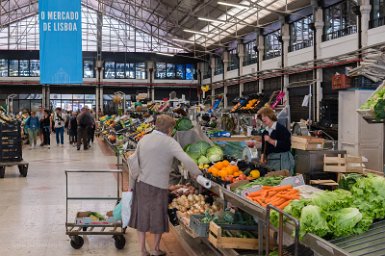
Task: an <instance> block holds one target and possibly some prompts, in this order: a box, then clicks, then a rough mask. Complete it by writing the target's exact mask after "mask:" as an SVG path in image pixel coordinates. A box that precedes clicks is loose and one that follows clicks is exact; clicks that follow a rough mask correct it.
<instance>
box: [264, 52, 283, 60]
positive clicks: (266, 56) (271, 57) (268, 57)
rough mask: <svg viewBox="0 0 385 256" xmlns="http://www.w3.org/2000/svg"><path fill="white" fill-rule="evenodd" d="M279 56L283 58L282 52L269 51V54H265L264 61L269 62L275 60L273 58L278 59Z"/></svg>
mask: <svg viewBox="0 0 385 256" xmlns="http://www.w3.org/2000/svg"><path fill="white" fill-rule="evenodd" d="M279 56H281V50H269V51H268V52H265V55H264V56H263V59H264V60H269V59H273V58H276V57H279Z"/></svg>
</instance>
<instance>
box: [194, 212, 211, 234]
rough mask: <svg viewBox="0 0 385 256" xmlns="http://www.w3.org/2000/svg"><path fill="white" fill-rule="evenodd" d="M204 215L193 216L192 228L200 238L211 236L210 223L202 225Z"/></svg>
mask: <svg viewBox="0 0 385 256" xmlns="http://www.w3.org/2000/svg"><path fill="white" fill-rule="evenodd" d="M203 217H204V215H191V216H190V228H191V230H192V231H193V232H194V233H195V234H196V235H197V236H198V237H208V236H209V223H202V222H201V220H202V219H203Z"/></svg>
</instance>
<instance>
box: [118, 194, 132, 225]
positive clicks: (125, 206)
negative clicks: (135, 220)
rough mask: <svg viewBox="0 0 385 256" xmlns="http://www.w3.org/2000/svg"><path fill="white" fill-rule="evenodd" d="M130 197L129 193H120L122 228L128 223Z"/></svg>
mask: <svg viewBox="0 0 385 256" xmlns="http://www.w3.org/2000/svg"><path fill="white" fill-rule="evenodd" d="M132 196H133V193H132V192H131V191H129V192H123V193H122V201H121V203H122V226H123V228H125V227H127V226H128V222H129V221H130V217H131V203H132Z"/></svg>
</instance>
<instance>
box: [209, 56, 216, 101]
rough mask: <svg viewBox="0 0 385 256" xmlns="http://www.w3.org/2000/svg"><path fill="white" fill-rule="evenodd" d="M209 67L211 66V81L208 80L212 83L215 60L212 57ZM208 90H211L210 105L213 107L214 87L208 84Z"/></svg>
mask: <svg viewBox="0 0 385 256" xmlns="http://www.w3.org/2000/svg"><path fill="white" fill-rule="evenodd" d="M210 66H211V79H210V81H213V77H214V73H215V58H213V57H212V56H211V59H210ZM210 88H211V105H214V98H215V90H214V86H213V84H212V83H211V84H210Z"/></svg>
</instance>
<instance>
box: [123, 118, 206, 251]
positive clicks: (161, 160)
mask: <svg viewBox="0 0 385 256" xmlns="http://www.w3.org/2000/svg"><path fill="white" fill-rule="evenodd" d="M174 126H175V120H174V118H172V117H171V116H168V115H160V116H158V118H157V119H156V123H155V129H156V130H155V131H153V132H152V133H151V134H149V135H146V136H144V137H143V139H141V140H140V141H139V143H138V147H137V149H136V154H137V155H138V165H139V173H134V172H131V173H130V179H129V182H130V189H133V193H134V195H133V202H132V207H131V219H130V222H129V226H130V227H132V228H135V229H136V230H137V231H138V235H139V242H140V246H141V252H142V254H141V255H142V256H146V255H150V254H149V253H148V252H147V250H146V241H145V238H146V232H150V233H152V234H154V236H155V246H154V251H152V252H151V255H165V253H164V252H163V251H161V250H160V240H161V238H162V234H163V233H165V232H168V231H169V223H168V215H167V206H168V187H169V179H170V172H171V170H172V167H171V166H172V163H173V159H174V158H176V159H178V160H179V161H181V162H182V163H183V164H184V166H185V167H186V169H187V170H189V171H190V174H191V175H192V176H193V177H194V178H196V176H197V175H199V174H200V173H201V172H200V171H199V168H198V166H197V165H196V164H195V162H194V161H193V160H192V159H191V158H190V157H189V156H188V155H187V154H186V153H185V152H184V151H183V149H182V147H181V146H180V145H179V143H178V142H176V141H175V140H174V139H173V138H172V137H171V134H172V131H173V128H174Z"/></svg>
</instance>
